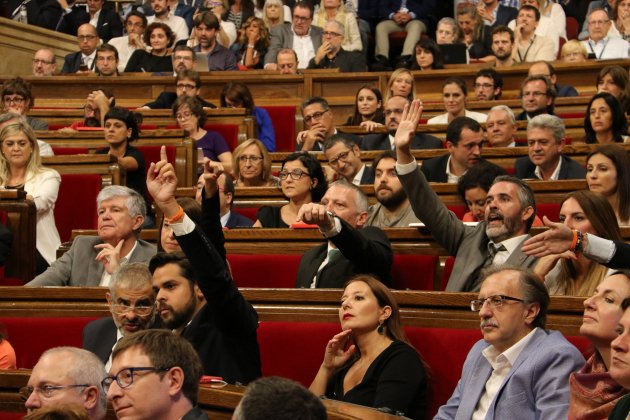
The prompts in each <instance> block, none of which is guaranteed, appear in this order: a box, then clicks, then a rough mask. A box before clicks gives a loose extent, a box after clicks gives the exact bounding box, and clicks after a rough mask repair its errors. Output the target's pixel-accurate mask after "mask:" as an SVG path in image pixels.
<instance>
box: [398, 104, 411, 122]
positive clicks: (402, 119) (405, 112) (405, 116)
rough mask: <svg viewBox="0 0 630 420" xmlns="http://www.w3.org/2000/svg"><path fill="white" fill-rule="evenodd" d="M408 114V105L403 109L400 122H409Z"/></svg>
mask: <svg viewBox="0 0 630 420" xmlns="http://www.w3.org/2000/svg"><path fill="white" fill-rule="evenodd" d="M407 114H409V104H408V103H406V104H405V106H404V107H403V112H402V116H401V117H400V121H406V120H407Z"/></svg>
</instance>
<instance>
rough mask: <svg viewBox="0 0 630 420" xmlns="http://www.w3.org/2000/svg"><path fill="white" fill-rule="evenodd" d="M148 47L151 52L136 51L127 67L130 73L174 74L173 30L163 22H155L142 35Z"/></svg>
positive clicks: (126, 69)
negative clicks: (172, 53) (172, 57)
mask: <svg viewBox="0 0 630 420" xmlns="http://www.w3.org/2000/svg"><path fill="white" fill-rule="evenodd" d="M142 40H143V41H144V43H145V44H146V45H150V46H151V52H147V51H144V50H135V51H134V52H133V54H131V57H129V61H128V62H127V67H125V73H128V72H143V73H144V72H147V73H161V72H169V73H172V72H173V61H172V60H171V50H170V48H171V46H172V45H173V43H174V42H175V35H174V34H173V31H172V30H171V28H170V27H169V26H168V25H167V24H165V23H162V22H153V23H152V24H150V25H149V26H147V29H145V31H144V34H143V35H142Z"/></svg>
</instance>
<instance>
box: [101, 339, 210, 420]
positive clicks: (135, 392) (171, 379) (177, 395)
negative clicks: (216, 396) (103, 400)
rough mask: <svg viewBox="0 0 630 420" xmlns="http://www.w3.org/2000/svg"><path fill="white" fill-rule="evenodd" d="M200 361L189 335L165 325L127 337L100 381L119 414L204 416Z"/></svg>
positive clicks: (192, 419)
mask: <svg viewBox="0 0 630 420" xmlns="http://www.w3.org/2000/svg"><path fill="white" fill-rule="evenodd" d="M201 375H202V367H201V361H200V360H199V356H198V355H197V352H196V351H195V349H194V348H193V346H192V345H191V344H190V342H188V340H186V339H184V338H182V337H180V336H178V335H175V334H173V333H171V332H170V331H165V330H145V331H140V332H137V333H134V334H130V335H128V336H126V337H124V338H123V339H122V340H120V342H118V344H117V345H116V349H115V350H114V353H113V354H112V368H111V369H110V376H108V377H106V378H105V379H104V380H103V382H102V384H103V390H104V391H105V392H106V393H107V398H108V399H109V400H110V401H111V403H112V407H113V408H114V411H115V412H116V417H117V418H118V419H132V418H133V419H153V420H160V419H161V420H170V419H181V420H203V419H207V418H208V416H207V415H206V414H205V413H204V412H203V411H202V410H201V409H200V408H198V407H196V405H197V394H198V392H199V380H200V379H201Z"/></svg>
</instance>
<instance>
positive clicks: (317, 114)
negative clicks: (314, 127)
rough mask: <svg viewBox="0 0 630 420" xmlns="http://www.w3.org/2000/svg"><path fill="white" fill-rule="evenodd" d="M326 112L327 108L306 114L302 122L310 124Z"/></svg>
mask: <svg viewBox="0 0 630 420" xmlns="http://www.w3.org/2000/svg"><path fill="white" fill-rule="evenodd" d="M327 112H328V110H326V111H322V112H315V113H313V114H312V115H308V116H306V117H304V122H305V123H306V124H310V123H311V122H313V121H319V120H320V119H321V118H322V116H323V115H324V114H325V113H327Z"/></svg>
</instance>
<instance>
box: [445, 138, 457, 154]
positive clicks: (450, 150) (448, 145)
mask: <svg viewBox="0 0 630 420" xmlns="http://www.w3.org/2000/svg"><path fill="white" fill-rule="evenodd" d="M454 147H455V145H454V144H453V143H452V142H451V141H450V140H446V148H447V149H448V151H449V152H452V151H453V148H454Z"/></svg>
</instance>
